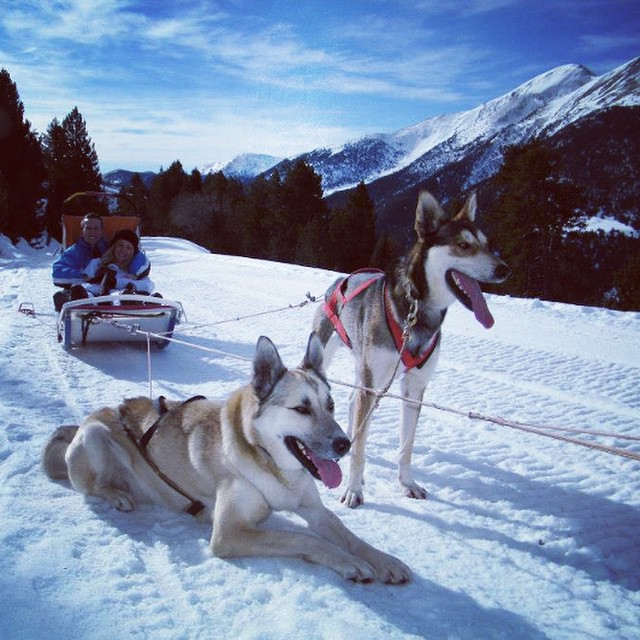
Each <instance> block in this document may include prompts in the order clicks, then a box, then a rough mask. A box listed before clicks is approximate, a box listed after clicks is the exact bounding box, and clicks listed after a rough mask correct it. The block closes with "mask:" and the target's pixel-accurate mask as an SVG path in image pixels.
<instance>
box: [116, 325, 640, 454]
mask: <svg viewBox="0 0 640 640" xmlns="http://www.w3.org/2000/svg"><path fill="white" fill-rule="evenodd" d="M127 329H129V327H127ZM134 332H136V333H138V334H141V335H146V336H147V350H148V353H149V352H150V349H151V346H150V339H151V338H156V339H158V338H160V339H163V340H167V341H169V342H175V343H177V344H181V345H184V346H187V347H190V348H193V349H198V350H200V351H206V352H209V353H217V354H221V355H224V356H228V357H229V358H234V359H236V360H243V361H245V362H251V361H252V360H253V358H248V357H246V356H241V355H238V354H234V353H230V352H228V351H223V350H222V349H215V348H213V347H203V346H199V345H194V344H193V343H190V342H188V341H186V340H180V339H176V338H173V337H168V336H166V335H163V334H157V333H152V332H147V331H140V330H139V329H134ZM148 357H149V356H148ZM149 366H150V365H149ZM150 379H151V378H150ZM328 381H329V382H330V383H331V384H334V385H339V386H343V387H349V388H351V389H355V390H359V391H364V392H366V393H370V394H372V395H375V396H376V397H377V398H378V399H381V398H383V397H387V398H392V399H394V400H400V401H402V402H408V403H410V404H414V405H420V406H421V407H426V408H428V409H435V410H437V411H443V412H446V413H453V414H456V415H460V416H464V417H466V418H468V419H470V420H480V421H483V422H489V423H493V424H497V425H499V426H502V427H509V428H511V429H516V430H519V431H525V432H527V433H533V434H535V435H539V436H544V437H546V438H552V439H554V440H560V441H562V442H568V443H571V444H575V445H579V446H582V447H586V448H588V449H595V450H597V451H602V452H604V453H609V454H612V455H616V456H620V457H622V458H628V459H630V460H636V461H639V462H640V453H636V452H634V451H629V450H627V449H620V448H618V447H609V446H607V445H603V444H600V443H597V442H590V441H588V440H581V439H579V438H573V437H570V436H565V435H561V433H558V432H565V433H584V434H589V435H592V436H601V437H609V438H614V439H617V440H627V441H632V442H640V437H637V436H629V435H624V434H620V433H610V432H606V431H591V430H589V429H579V428H572V427H558V426H552V425H533V424H527V423H523V422H516V421H515V420H507V419H506V418H502V417H500V416H488V415H484V414H482V413H478V412H476V411H462V410H460V409H454V408H453V407H447V406H445V405H441V404H438V403H436V402H424V401H421V400H420V401H419V400H414V399H412V398H407V397H406V396H402V395H398V394H394V393H390V392H389V391H388V390H384V389H383V390H378V389H372V388H370V387H365V386H359V385H355V384H352V383H349V382H344V381H342V380H336V379H333V378H328Z"/></svg>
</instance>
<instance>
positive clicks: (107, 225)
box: [62, 214, 140, 249]
mask: <svg viewBox="0 0 640 640" xmlns="http://www.w3.org/2000/svg"><path fill="white" fill-rule="evenodd" d="M83 218H84V216H73V215H70V214H64V215H63V216H62V248H63V249H67V248H68V247H70V246H71V245H72V244H73V243H74V242H75V241H76V240H77V239H78V238H80V236H81V235H82V229H81V228H80V223H81V222H82V220H83ZM102 223H103V225H104V237H105V239H106V240H107V241H109V240H110V239H111V238H113V234H114V233H115V232H116V231H120V230H121V229H130V230H131V231H133V232H134V233H135V234H136V235H137V236H138V237H140V219H139V218H138V217H137V216H102Z"/></svg>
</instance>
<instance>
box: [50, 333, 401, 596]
mask: <svg viewBox="0 0 640 640" xmlns="http://www.w3.org/2000/svg"><path fill="white" fill-rule="evenodd" d="M322 358H323V349H322V344H321V342H320V340H319V339H318V337H317V336H315V335H314V334H312V335H311V337H310V339H309V343H308V346H307V351H306V354H305V357H304V360H303V363H302V365H301V366H300V367H299V368H297V369H294V370H287V369H286V368H285V367H284V365H283V364H282V361H281V359H280V356H279V354H278V352H277V350H276V348H275V346H274V345H273V343H272V342H271V341H270V340H269V339H268V338H265V337H264V336H263V337H261V338H260V340H259V341H258V344H257V347H256V353H255V357H254V363H253V365H254V374H253V379H252V382H251V384H250V385H247V386H245V387H243V388H241V389H239V390H238V391H236V393H234V394H233V395H232V396H231V397H230V398H229V399H228V400H227V401H226V402H224V403H221V404H220V403H215V402H212V401H210V400H207V399H205V398H194V399H192V400H190V401H188V402H185V403H180V402H168V401H164V405H166V406H167V410H166V412H165V413H164V414H162V415H161V413H162V410H161V408H160V407H159V405H158V402H154V401H151V400H149V399H147V398H134V399H128V400H125V401H124V402H123V403H122V404H121V405H120V406H119V407H116V408H102V409H99V410H98V411H96V412H95V413H92V414H91V415H90V416H88V417H87V418H86V419H85V420H84V421H83V423H82V424H81V425H80V426H79V427H76V426H67V427H60V428H59V429H58V430H57V431H56V432H55V433H54V434H53V435H52V436H51V438H50V440H49V442H48V443H47V445H46V447H45V450H44V455H43V468H44V470H45V472H46V473H47V475H48V476H49V477H50V478H52V479H66V478H68V479H69V480H70V481H71V485H72V487H73V488H74V489H76V490H77V491H79V492H81V493H83V494H87V495H94V496H99V497H101V498H104V499H105V500H107V501H108V502H109V503H110V504H112V505H113V506H114V507H115V508H116V509H119V510H121V511H131V510H132V509H134V508H135V506H136V503H138V502H150V503H155V504H159V505H163V506H165V507H168V508H171V509H174V510H183V509H185V508H186V507H187V505H188V503H189V500H188V499H187V498H185V497H184V495H181V493H179V492H177V491H176V490H174V489H172V488H171V487H170V486H169V485H168V484H167V483H166V482H164V481H163V480H162V479H161V478H160V477H159V476H158V475H157V474H156V473H155V472H154V470H153V469H152V468H151V466H150V465H149V463H148V462H147V460H145V458H144V457H143V456H142V454H141V452H140V449H139V448H138V446H137V444H136V443H135V442H134V439H133V438H131V437H130V436H128V435H127V433H126V429H128V430H129V431H130V432H131V433H132V434H134V435H135V439H136V440H138V441H139V439H140V438H141V437H142V434H144V433H145V432H146V431H147V429H149V427H150V426H151V425H154V424H155V425H156V427H157V428H156V430H155V431H154V435H153V437H152V438H151V440H150V441H149V444H148V449H147V453H148V455H149V458H150V459H152V462H153V463H154V464H155V465H156V466H157V467H158V468H159V469H160V470H161V472H162V474H163V475H165V476H166V477H168V478H169V479H170V480H171V481H172V482H174V483H175V484H176V485H177V486H178V489H180V490H181V492H182V493H184V494H187V495H188V497H189V498H191V499H193V500H198V501H200V502H201V503H203V504H204V506H205V510H204V511H203V512H202V515H203V516H205V517H210V518H212V520H213V532H212V536H211V542H210V546H211V549H212V551H213V553H214V554H215V555H216V556H219V557H222V558H230V557H239V556H259V555H260V556H293V557H298V558H302V559H304V560H307V561H308V562H314V563H317V564H321V565H324V566H327V567H330V568H331V569H333V570H335V571H336V572H338V573H339V574H340V575H341V576H343V577H345V578H348V579H350V580H354V581H358V582H365V581H371V580H379V581H382V582H386V583H390V584H399V583H403V582H406V581H408V580H409V579H410V575H411V573H410V570H409V569H408V567H406V566H405V565H404V564H403V563H402V562H401V561H400V560H398V559H396V558H394V557H392V556H390V555H387V554H385V553H383V552H382V551H378V550H377V549H374V548H373V547H371V546H370V545H368V544H367V543H366V542H364V541H363V540H361V539H360V538H358V537H356V536H355V535H354V534H353V533H351V532H350V531H349V530H348V529H347V528H346V527H345V526H344V525H343V524H342V522H341V521H340V519H339V518H338V517H337V516H336V515H335V514H333V513H332V512H331V511H329V510H328V509H327V508H326V507H324V506H323V504H322V502H321V499H320V496H319V493H318V489H317V487H316V486H315V483H314V480H313V477H316V478H322V479H323V480H324V481H325V483H326V484H327V485H328V486H336V485H337V484H339V482H340V481H341V473H340V469H339V467H338V465H337V463H336V462H335V461H336V460H337V459H339V458H340V457H341V456H343V455H344V454H345V453H346V452H347V451H348V450H349V444H350V443H349V440H348V439H347V437H346V434H345V433H344V432H343V431H342V429H341V428H340V426H339V425H338V423H337V422H336V421H335V420H334V417H333V400H332V399H331V395H330V389H329V385H328V383H327V381H326V378H325V374H324V370H323V367H322ZM163 400H164V399H163ZM281 510H284V511H290V512H294V513H297V514H298V515H300V516H301V517H302V518H303V519H304V520H306V521H307V523H308V524H309V528H310V530H311V531H310V532H309V533H305V532H304V531H300V530H297V531H296V530H291V531H280V530H278V531H275V530H269V529H268V528H266V527H264V528H263V527H262V526H261V525H260V523H261V522H262V521H263V520H264V519H265V518H266V517H267V516H268V515H269V514H270V513H271V512H272V511H281ZM293 529H295V527H293Z"/></svg>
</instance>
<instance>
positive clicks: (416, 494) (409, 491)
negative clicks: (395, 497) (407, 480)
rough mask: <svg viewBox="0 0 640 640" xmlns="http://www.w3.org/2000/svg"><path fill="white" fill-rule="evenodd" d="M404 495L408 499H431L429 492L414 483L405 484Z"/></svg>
mask: <svg viewBox="0 0 640 640" xmlns="http://www.w3.org/2000/svg"><path fill="white" fill-rule="evenodd" d="M402 494H403V495H405V496H407V498H413V499H414V500H426V499H427V498H428V497H429V494H428V493H427V490H426V489H423V488H422V487H421V486H420V485H419V484H416V483H415V482H412V483H411V484H403V485H402Z"/></svg>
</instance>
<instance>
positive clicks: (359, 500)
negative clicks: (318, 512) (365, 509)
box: [340, 489, 364, 509]
mask: <svg viewBox="0 0 640 640" xmlns="http://www.w3.org/2000/svg"><path fill="white" fill-rule="evenodd" d="M340 502H342V503H343V504H345V505H346V506H347V507H349V509H355V508H356V507H359V506H360V505H361V504H364V496H363V495H362V491H354V490H353V489H347V490H346V491H345V492H344V495H343V496H342V498H340Z"/></svg>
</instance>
